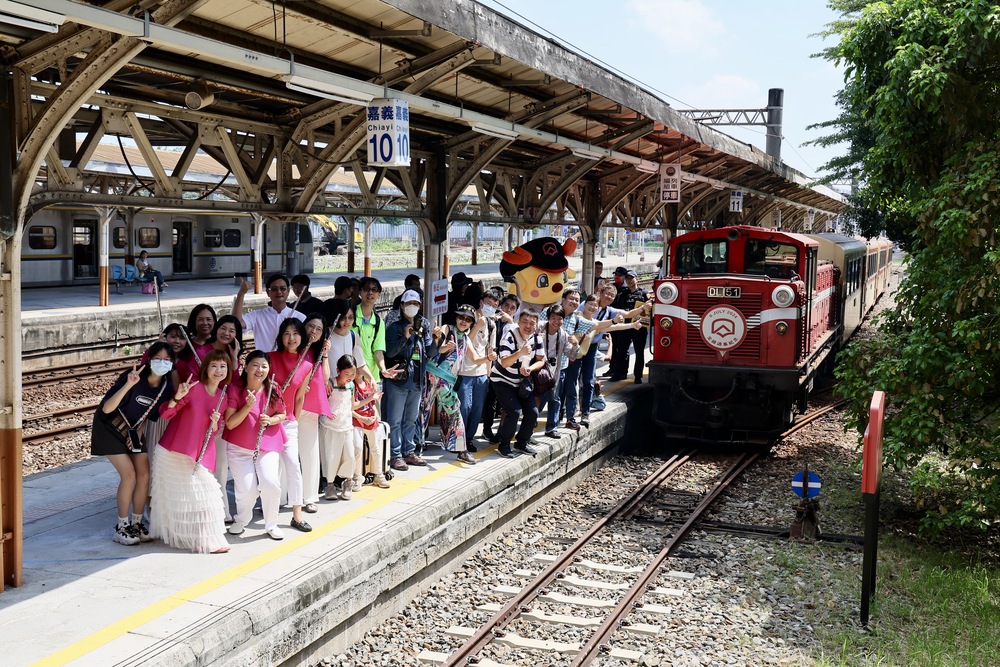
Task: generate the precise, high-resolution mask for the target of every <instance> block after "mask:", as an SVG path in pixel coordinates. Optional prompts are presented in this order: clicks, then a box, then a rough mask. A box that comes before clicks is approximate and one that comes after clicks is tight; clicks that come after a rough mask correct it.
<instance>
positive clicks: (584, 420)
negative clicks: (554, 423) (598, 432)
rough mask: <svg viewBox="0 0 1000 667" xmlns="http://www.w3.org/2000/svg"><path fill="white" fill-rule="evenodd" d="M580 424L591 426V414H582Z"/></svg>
mask: <svg viewBox="0 0 1000 667" xmlns="http://www.w3.org/2000/svg"><path fill="white" fill-rule="evenodd" d="M580 426H588V427H589V426H590V415H581V416H580Z"/></svg>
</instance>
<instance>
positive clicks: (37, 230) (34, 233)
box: [28, 225, 56, 250]
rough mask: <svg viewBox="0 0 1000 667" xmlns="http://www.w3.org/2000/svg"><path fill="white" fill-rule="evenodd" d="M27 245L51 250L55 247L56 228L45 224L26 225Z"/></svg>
mask: <svg viewBox="0 0 1000 667" xmlns="http://www.w3.org/2000/svg"><path fill="white" fill-rule="evenodd" d="M28 247H29V248H31V249H32V250H52V249H54V248H55V247H56V228H55V227H49V226H47V225H45V226H41V225H35V226H33V227H28Z"/></svg>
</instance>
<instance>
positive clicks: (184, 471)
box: [150, 351, 232, 554]
mask: <svg viewBox="0 0 1000 667" xmlns="http://www.w3.org/2000/svg"><path fill="white" fill-rule="evenodd" d="M231 375H232V373H231V372H230V370H229V359H228V356H227V355H226V353H225V352H216V351H213V352H209V354H208V355H207V356H206V357H205V360H204V362H203V363H202V366H201V373H200V374H199V375H198V379H197V380H195V381H193V382H189V381H184V382H181V383H180V385H178V387H177V389H176V390H175V391H174V396H173V398H172V399H170V401H168V402H167V403H164V404H163V405H161V406H160V416H161V417H162V418H164V419H169V420H170V424H169V425H168V426H167V430H166V431H165V432H164V433H163V436H162V437H161V438H160V442H159V444H158V445H157V448H158V449H159V451H158V452H157V457H156V467H155V468H154V469H153V485H152V488H151V495H153V497H155V498H156V503H155V504H154V505H153V506H152V508H151V517H150V519H151V521H150V524H151V525H150V535H151V536H152V537H158V538H160V539H162V540H163V541H164V542H166V543H167V544H169V545H170V546H172V547H176V548H178V549H190V550H191V551H193V552H195V553H214V554H215V553H225V552H227V551H229V544H228V543H227V542H226V538H225V537H224V535H225V532H226V527H225V524H224V523H223V515H222V506H221V505H220V504H219V496H220V495H221V493H222V491H221V489H220V488H219V483H218V482H217V481H216V479H215V477H214V476H213V475H212V472H213V471H214V470H215V434H216V432H217V431H218V430H219V427H220V419H221V414H220V412H219V411H220V409H221V408H222V406H223V404H224V403H225V399H226V395H225V392H226V385H228V384H229V380H230V377H231Z"/></svg>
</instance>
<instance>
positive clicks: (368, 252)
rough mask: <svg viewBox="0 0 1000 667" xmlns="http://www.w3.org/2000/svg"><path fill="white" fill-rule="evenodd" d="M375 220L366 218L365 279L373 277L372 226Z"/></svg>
mask: <svg viewBox="0 0 1000 667" xmlns="http://www.w3.org/2000/svg"><path fill="white" fill-rule="evenodd" d="M374 222H375V218H365V277H366V278H371V276H372V224H373V223H374Z"/></svg>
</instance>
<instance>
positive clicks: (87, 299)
mask: <svg viewBox="0 0 1000 667" xmlns="http://www.w3.org/2000/svg"><path fill="white" fill-rule="evenodd" d="M630 257H632V261H628V260H626V258H624V257H605V258H604V259H603V260H602V261H603V262H604V266H605V270H604V275H605V276H606V277H610V276H611V275H612V273H614V270H615V267H617V266H628V267H630V268H636V269H637V270H638V269H639V268H640V265H639V263H638V255H637V254H635V253H633V254H632V255H630ZM646 258H647V260H649V261H648V262H647V263H646V264H643V265H642V269H643V270H652V271H655V270H656V269H655V266H654V263H655V262H656V257H655V256H653V257H652V259H650V255H647V256H646ZM569 264H570V267H572V268H574V269H575V270H576V271H579V270H580V269H581V265H582V259H581V258H580V257H570V258H569ZM499 266H500V265H499V264H497V263H496V262H493V263H485V264H483V263H481V264H477V265H476V266H473V265H471V264H467V265H458V266H452V267H451V273H452V275H454V274H455V273H457V272H459V271H462V272H464V273H465V274H466V275H468V276H470V277H472V278H473V279H475V280H480V279H487V278H495V277H498V276H499V275H500V269H499ZM411 273H414V274H417V275H419V276H420V277H421V282H423V273H424V272H423V269H419V270H418V269H414V268H403V269H378V270H375V271H373V272H372V274H373V275H374V276H375V277H376V278H378V279H379V281H380V282H381V283H383V286H385V285H395V284H396V283H398V284H399V285H400V286H402V284H403V279H404V278H406V276H407V275H408V274H411ZM342 275H354V276H358V277H360V276H362V275H363V272H362V271H356V272H354V273H353V274H348V273H347V272H346V271H344V272H333V273H311V274H309V278H310V280H311V285H310V289H311V290H312V291H313V292H314V293H317V294H319V295H320V296H321V297H322V298H329V297H331V296H333V283H334V281H335V280H336V279H337V278H338V277H339V276H342ZM236 289H237V286H236V283H235V279H234V278H233V277H232V276H227V277H225V278H200V279H196V280H184V279H178V280H174V279H171V280H169V281H167V288H166V289H165V290H164V291H163V293H162V294H161V295H160V299H161V301H162V302H164V303H165V302H171V303H173V302H178V301H183V302H186V303H189V304H190V305H192V306H193V305H195V304H197V303H201V302H202V301H205V300H206V299H210V298H226V297H228V298H229V299H230V300H232V298H233V297H235V296H236ZM253 297H254V295H253V294H252V293H251V294H250V295H248V297H247V303H248V304H253V303H256V302H255V301H253V300H252V299H253ZM290 297H291V298H294V297H293V296H292V295H290ZM258 298H261V299H262V298H263V295H261V296H260V297H258ZM109 303H110V305H109V306H107V309H110V310H119V311H120V310H128V309H130V308H133V307H134V306H135V305H136V304H138V305H141V306H144V307H150V308H155V307H156V297H155V296H154V295H152V294H142V292H141V290H140V289H139V287H138V286H129V287H122V288H121V294H118V293H116V291H115V287H114V285H111V289H110V294H109ZM67 308H69V309H75V308H86V309H100V306H99V298H98V288H97V285H80V286H73V287H31V288H24V289H22V290H21V310H22V311H23V312H24V313H25V319H26V320H27V319H29V316H28V313H29V312H30V313H31V315H32V316H34V315H35V314H36V311H49V310H54V311H57V312H54V313H53V316H58V315H60V314H62V313H60V312H58V311H61V310H63V309H67Z"/></svg>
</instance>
